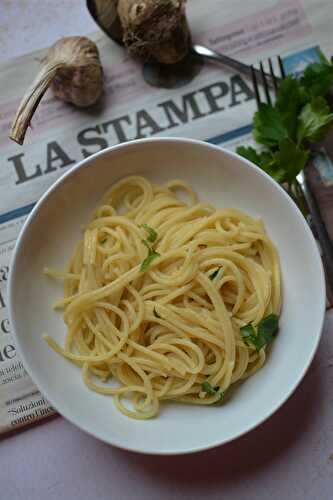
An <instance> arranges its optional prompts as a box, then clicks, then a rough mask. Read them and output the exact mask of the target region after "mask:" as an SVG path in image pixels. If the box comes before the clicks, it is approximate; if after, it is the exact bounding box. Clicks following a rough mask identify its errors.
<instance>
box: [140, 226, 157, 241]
mask: <svg viewBox="0 0 333 500" xmlns="http://www.w3.org/2000/svg"><path fill="white" fill-rule="evenodd" d="M142 227H143V229H144V230H145V231H147V234H148V236H147V241H149V242H150V243H153V242H154V241H155V240H156V238H157V232H156V231H155V229H153V228H152V227H150V226H148V224H142Z"/></svg>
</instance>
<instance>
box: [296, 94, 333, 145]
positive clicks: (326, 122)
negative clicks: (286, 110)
mask: <svg viewBox="0 0 333 500" xmlns="http://www.w3.org/2000/svg"><path fill="white" fill-rule="evenodd" d="M332 124H333V113H330V108H329V106H328V104H327V102H326V99H324V98H323V97H314V98H313V99H312V100H311V102H309V103H308V104H306V105H305V106H304V108H303V110H302V112H301V114H300V116H299V128H298V140H299V141H302V140H303V139H307V140H308V141H310V142H318V141H321V140H322V139H323V138H324V137H325V135H326V133H327V131H328V129H329V128H330V127H331V126H332Z"/></svg>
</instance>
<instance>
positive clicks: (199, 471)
mask: <svg viewBox="0 0 333 500" xmlns="http://www.w3.org/2000/svg"><path fill="white" fill-rule="evenodd" d="M69 3H70V6H71V15H70V16H68V15H67V13H66V7H68V5H69ZM37 10H38V17H37V16H36V12H37ZM78 20H79V22H78ZM95 29H96V27H95V24H94V23H93V21H92V20H91V19H90V17H89V15H88V14H87V12H86V10H85V8H84V2H83V0H67V1H66V0H57V2H53V1H51V0H46V1H43V2H41V1H40V0H39V1H38V0H19V1H17V0H1V6H0V60H5V59H9V58H11V57H14V56H16V55H20V54H23V53H25V52H28V51H32V50H36V49H40V48H43V47H45V46H47V45H49V44H51V43H52V42H53V41H54V40H56V39H57V38H58V37H60V36H64V35H71V34H87V33H89V32H91V31H94V30H95ZM332 331H333V311H330V312H329V313H327V316H326V322H325V329H324V332H323V337H322V341H321V343H320V346H319V349H318V352H317V354H316V356H315V359H314V361H313V363H312V365H311V368H310V370H309V371H308V373H307V375H306V377H305V379H304V380H303V382H302V383H301V385H300V386H299V388H298V389H297V390H296V392H295V394H294V395H293V396H292V397H291V398H290V399H289V401H288V402H287V403H286V404H285V405H284V406H283V407H282V408H281V409H280V410H279V411H278V412H277V413H276V414H275V415H274V416H273V417H271V418H270V419H269V420H268V421H267V422H265V423H264V424H263V425H261V426H260V427H259V428H258V429H256V430H255V431H252V432H251V433H249V434H248V435H246V436H244V437H242V438H241V439H238V440H236V441H234V442H233V443H230V444H228V445H226V446H223V447H220V448H217V449H215V450H212V451H209V452H205V453H199V454H195V455H188V456H179V457H169V458H167V457H150V456H145V455H136V454H134V453H129V452H125V451H121V450H118V449H116V448H113V447H111V446H108V445H106V444H104V443H101V442H99V441H97V440H95V439H94V438H92V437H90V436H88V435H86V434H85V433H83V432H81V431H80V430H79V429H77V428H76V427H74V426H73V425H71V424H70V423H69V422H67V421H65V420H64V419H62V418H60V417H54V418H52V419H51V420H48V421H44V422H43V423H42V424H38V425H35V426H33V427H30V428H28V429H25V430H22V431H20V432H17V433H15V434H12V435H9V436H7V437H5V438H3V439H2V440H1V466H0V498H1V499H3V500H8V499H11V500H18V499H25V500H30V499H31V500H39V499H41V500H42V499H43V500H45V499H46V498H47V499H48V500H52V499H59V498H62V499H63V500H67V499H80V500H81V499H87V500H90V499H92V498H98V500H103V499H111V498H114V499H116V500H125V499H126V500H130V499H132V498H133V499H136V500H140V499H145V500H150V499H151V500H155V499H157V498H159V499H161V500H164V499H165V500H169V499H171V498H172V499H175V500H178V499H202V498H204V499H207V500H213V499H221V498H226V499H228V500H233V499H243V498H244V499H246V500H266V499H273V500H280V499H282V498H291V499H292V500H330V499H331V498H332V490H333V418H332V415H333V413H332V409H333V391H332V383H333V336H332Z"/></svg>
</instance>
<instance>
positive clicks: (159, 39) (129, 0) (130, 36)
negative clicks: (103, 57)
mask: <svg viewBox="0 0 333 500" xmlns="http://www.w3.org/2000/svg"><path fill="white" fill-rule="evenodd" d="M185 3H186V0H119V1H118V14H119V17H120V21H121V24H122V27H123V30H124V35H123V41H124V44H125V46H126V47H127V48H128V50H129V52H130V53H131V54H132V55H135V56H139V57H141V58H144V59H151V58H153V59H155V60H157V61H158V62H160V63H164V64H174V63H177V62H179V61H180V60H182V59H183V58H184V57H185V56H186V55H187V53H188V51H189V46H190V32H189V28H188V25H187V21H186V17H185Z"/></svg>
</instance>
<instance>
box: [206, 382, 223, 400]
mask: <svg viewBox="0 0 333 500" xmlns="http://www.w3.org/2000/svg"><path fill="white" fill-rule="evenodd" d="M201 389H202V391H203V392H205V393H206V394H209V396H216V394H218V395H219V399H218V400H217V401H216V403H221V402H222V401H223V400H224V392H223V391H220V388H219V387H213V386H212V384H210V383H209V382H207V381H206V382H203V384H202V386H201Z"/></svg>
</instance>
